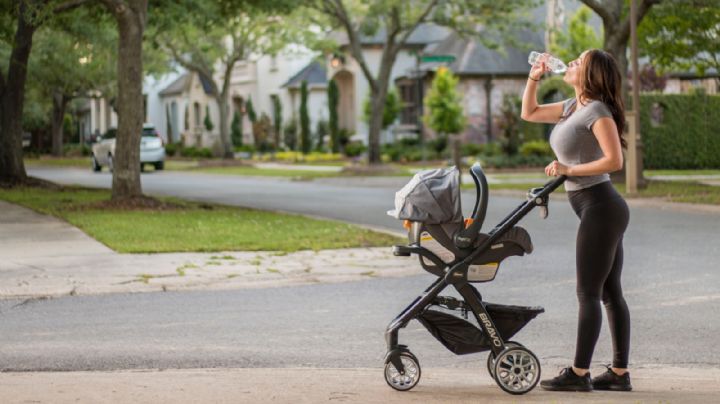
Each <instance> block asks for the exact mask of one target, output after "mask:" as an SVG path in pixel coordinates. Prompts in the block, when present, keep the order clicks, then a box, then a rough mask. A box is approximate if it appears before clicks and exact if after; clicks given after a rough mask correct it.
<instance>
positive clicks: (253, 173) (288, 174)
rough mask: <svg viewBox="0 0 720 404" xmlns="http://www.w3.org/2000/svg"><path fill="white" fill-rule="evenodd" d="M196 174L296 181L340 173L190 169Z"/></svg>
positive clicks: (262, 169)
mask: <svg viewBox="0 0 720 404" xmlns="http://www.w3.org/2000/svg"><path fill="white" fill-rule="evenodd" d="M190 170H192V172H194V173H207V174H223V175H241V176H260V177H288V178H294V179H307V180H310V179H313V178H325V177H337V176H338V175H340V173H338V172H333V171H315V170H293V169H285V168H256V167H243V166H237V167H199V168H193V169H190Z"/></svg>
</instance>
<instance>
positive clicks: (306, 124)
mask: <svg viewBox="0 0 720 404" xmlns="http://www.w3.org/2000/svg"><path fill="white" fill-rule="evenodd" d="M307 103H308V88H307V80H303V81H302V83H300V148H301V150H302V152H303V154H308V153H310V149H311V148H312V144H311V143H310V115H309V114H308V109H307Z"/></svg>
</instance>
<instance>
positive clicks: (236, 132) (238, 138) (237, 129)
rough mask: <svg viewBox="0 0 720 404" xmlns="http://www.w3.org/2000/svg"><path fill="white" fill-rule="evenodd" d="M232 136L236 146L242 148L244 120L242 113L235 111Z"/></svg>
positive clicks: (231, 125)
mask: <svg viewBox="0 0 720 404" xmlns="http://www.w3.org/2000/svg"><path fill="white" fill-rule="evenodd" d="M230 135H231V137H232V142H233V145H234V146H242V144H243V131H242V118H241V116H240V113H238V112H237V111H235V113H234V114H233V119H232V123H231V124H230Z"/></svg>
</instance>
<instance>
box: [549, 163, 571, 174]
mask: <svg viewBox="0 0 720 404" xmlns="http://www.w3.org/2000/svg"><path fill="white" fill-rule="evenodd" d="M545 174H546V175H548V176H550V177H557V176H558V175H570V167H568V166H566V165H565V164H562V163H561V162H559V161H557V160H553V162H552V163H550V164H548V165H547V166H546V167H545Z"/></svg>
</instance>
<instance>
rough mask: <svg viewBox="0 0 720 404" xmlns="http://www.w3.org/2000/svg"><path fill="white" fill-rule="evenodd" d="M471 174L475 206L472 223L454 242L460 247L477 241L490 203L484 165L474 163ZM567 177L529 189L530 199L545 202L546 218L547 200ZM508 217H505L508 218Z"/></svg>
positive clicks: (545, 214) (458, 234) (543, 214)
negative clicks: (473, 184) (473, 183)
mask: <svg viewBox="0 0 720 404" xmlns="http://www.w3.org/2000/svg"><path fill="white" fill-rule="evenodd" d="M470 175H471V176H472V179H473V181H474V182H475V193H476V194H475V195H476V197H475V206H474V208H473V213H472V219H473V221H472V224H470V225H469V226H468V227H466V228H465V229H463V230H461V231H459V232H458V233H457V234H456V235H455V237H454V240H453V242H454V243H455V245H456V246H457V247H459V248H468V247H470V245H471V244H472V243H473V242H474V241H475V236H476V235H477V234H478V233H480V230H481V228H482V225H483V222H484V221H485V214H486V213H487V205H488V193H489V192H488V184H487V178H486V177H485V173H484V172H483V170H482V167H481V166H480V164H479V163H475V164H473V166H472V167H470ZM566 179H567V176H566V175H560V176H558V177H557V178H554V179H552V180H550V181H548V182H546V183H545V185H543V186H542V187H538V188H533V189H531V190H530V191H528V199H529V200H533V199H535V198H540V200H541V201H542V202H543V203H541V204H538V205H539V206H540V207H541V208H542V209H541V210H542V212H541V216H542V217H543V219H544V218H546V217H547V214H548V208H547V201H548V195H550V194H551V193H552V192H553V191H555V190H556V189H557V188H558V187H559V186H560V185H562V183H563V182H565V180H566ZM519 209H520V207H519V208H518V209H516V211H515V212H517V211H518V210H519ZM515 212H513V213H511V214H510V215H509V216H508V218H509V217H510V216H512V215H513V214H514V213H515ZM508 218H505V219H506V220H507V219H508Z"/></svg>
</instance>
